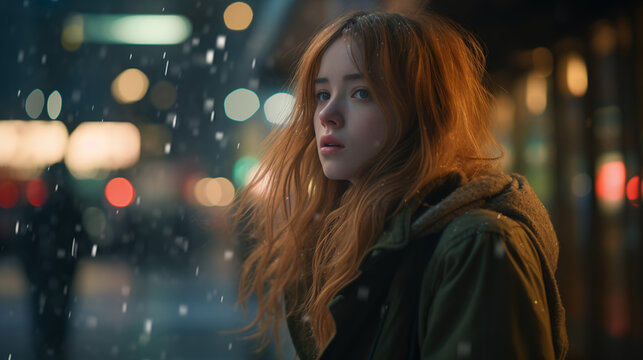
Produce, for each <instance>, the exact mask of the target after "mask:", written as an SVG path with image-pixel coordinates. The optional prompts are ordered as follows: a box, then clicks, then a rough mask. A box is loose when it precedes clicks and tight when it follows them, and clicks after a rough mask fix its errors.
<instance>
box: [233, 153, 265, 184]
mask: <svg viewBox="0 0 643 360" xmlns="http://www.w3.org/2000/svg"><path fill="white" fill-rule="evenodd" d="M258 163H259V160H257V158H255V157H254V156H244V157H242V158H240V159H239V160H237V162H235V163H234V167H233V169H232V178H233V180H234V183H235V184H236V185H237V186H238V187H242V186H245V185H246V178H247V177H248V172H250V169H252V168H253V167H255V166H256V165H257V164H258Z"/></svg>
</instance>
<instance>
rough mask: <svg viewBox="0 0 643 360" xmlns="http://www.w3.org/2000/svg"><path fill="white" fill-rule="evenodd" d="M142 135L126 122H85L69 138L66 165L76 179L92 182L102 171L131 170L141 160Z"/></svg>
mask: <svg viewBox="0 0 643 360" xmlns="http://www.w3.org/2000/svg"><path fill="white" fill-rule="evenodd" d="M140 152H141V135H140V132H139V131H138V129H137V128H136V126H134V125H133V124H131V123H126V122H84V123H82V124H80V125H78V127H77V128H76V130H74V132H73V133H72V134H71V136H70V137H69V144H68V146H67V153H66V154H65V164H66V165H67V167H68V168H69V170H70V172H71V173H72V175H74V177H76V178H79V179H80V178H92V177H96V176H97V175H98V174H100V170H105V169H107V170H116V169H123V168H127V167H130V166H132V165H134V164H136V162H137V161H138V159H139V156H140Z"/></svg>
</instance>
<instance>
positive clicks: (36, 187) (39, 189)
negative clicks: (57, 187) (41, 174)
mask: <svg viewBox="0 0 643 360" xmlns="http://www.w3.org/2000/svg"><path fill="white" fill-rule="evenodd" d="M25 194H26V196H27V201H29V203H30V204H31V205H33V206H36V207H40V206H42V205H43V204H44V203H45V201H46V200H47V196H48V195H49V193H48V191H47V184H46V183H45V181H44V180H43V179H41V178H34V179H31V180H29V182H28V183H27V188H26V189H25Z"/></svg>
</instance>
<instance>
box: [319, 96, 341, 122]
mask: <svg viewBox="0 0 643 360" xmlns="http://www.w3.org/2000/svg"><path fill="white" fill-rule="evenodd" d="M339 105H340V104H338V101H337V99H331V100H330V101H329V102H328V103H326V106H324V108H323V109H322V110H321V111H320V112H319V120H320V122H321V124H322V126H324V127H332V128H340V127H342V126H344V115H343V112H342V110H341V107H340V106H339Z"/></svg>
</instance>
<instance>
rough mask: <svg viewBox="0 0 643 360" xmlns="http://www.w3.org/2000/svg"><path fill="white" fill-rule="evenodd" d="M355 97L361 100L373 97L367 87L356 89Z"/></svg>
mask: <svg viewBox="0 0 643 360" xmlns="http://www.w3.org/2000/svg"><path fill="white" fill-rule="evenodd" d="M355 97H356V98H358V99H360V100H366V99H368V98H370V97H371V93H370V92H368V90H366V89H359V90H357V91H355Z"/></svg>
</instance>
